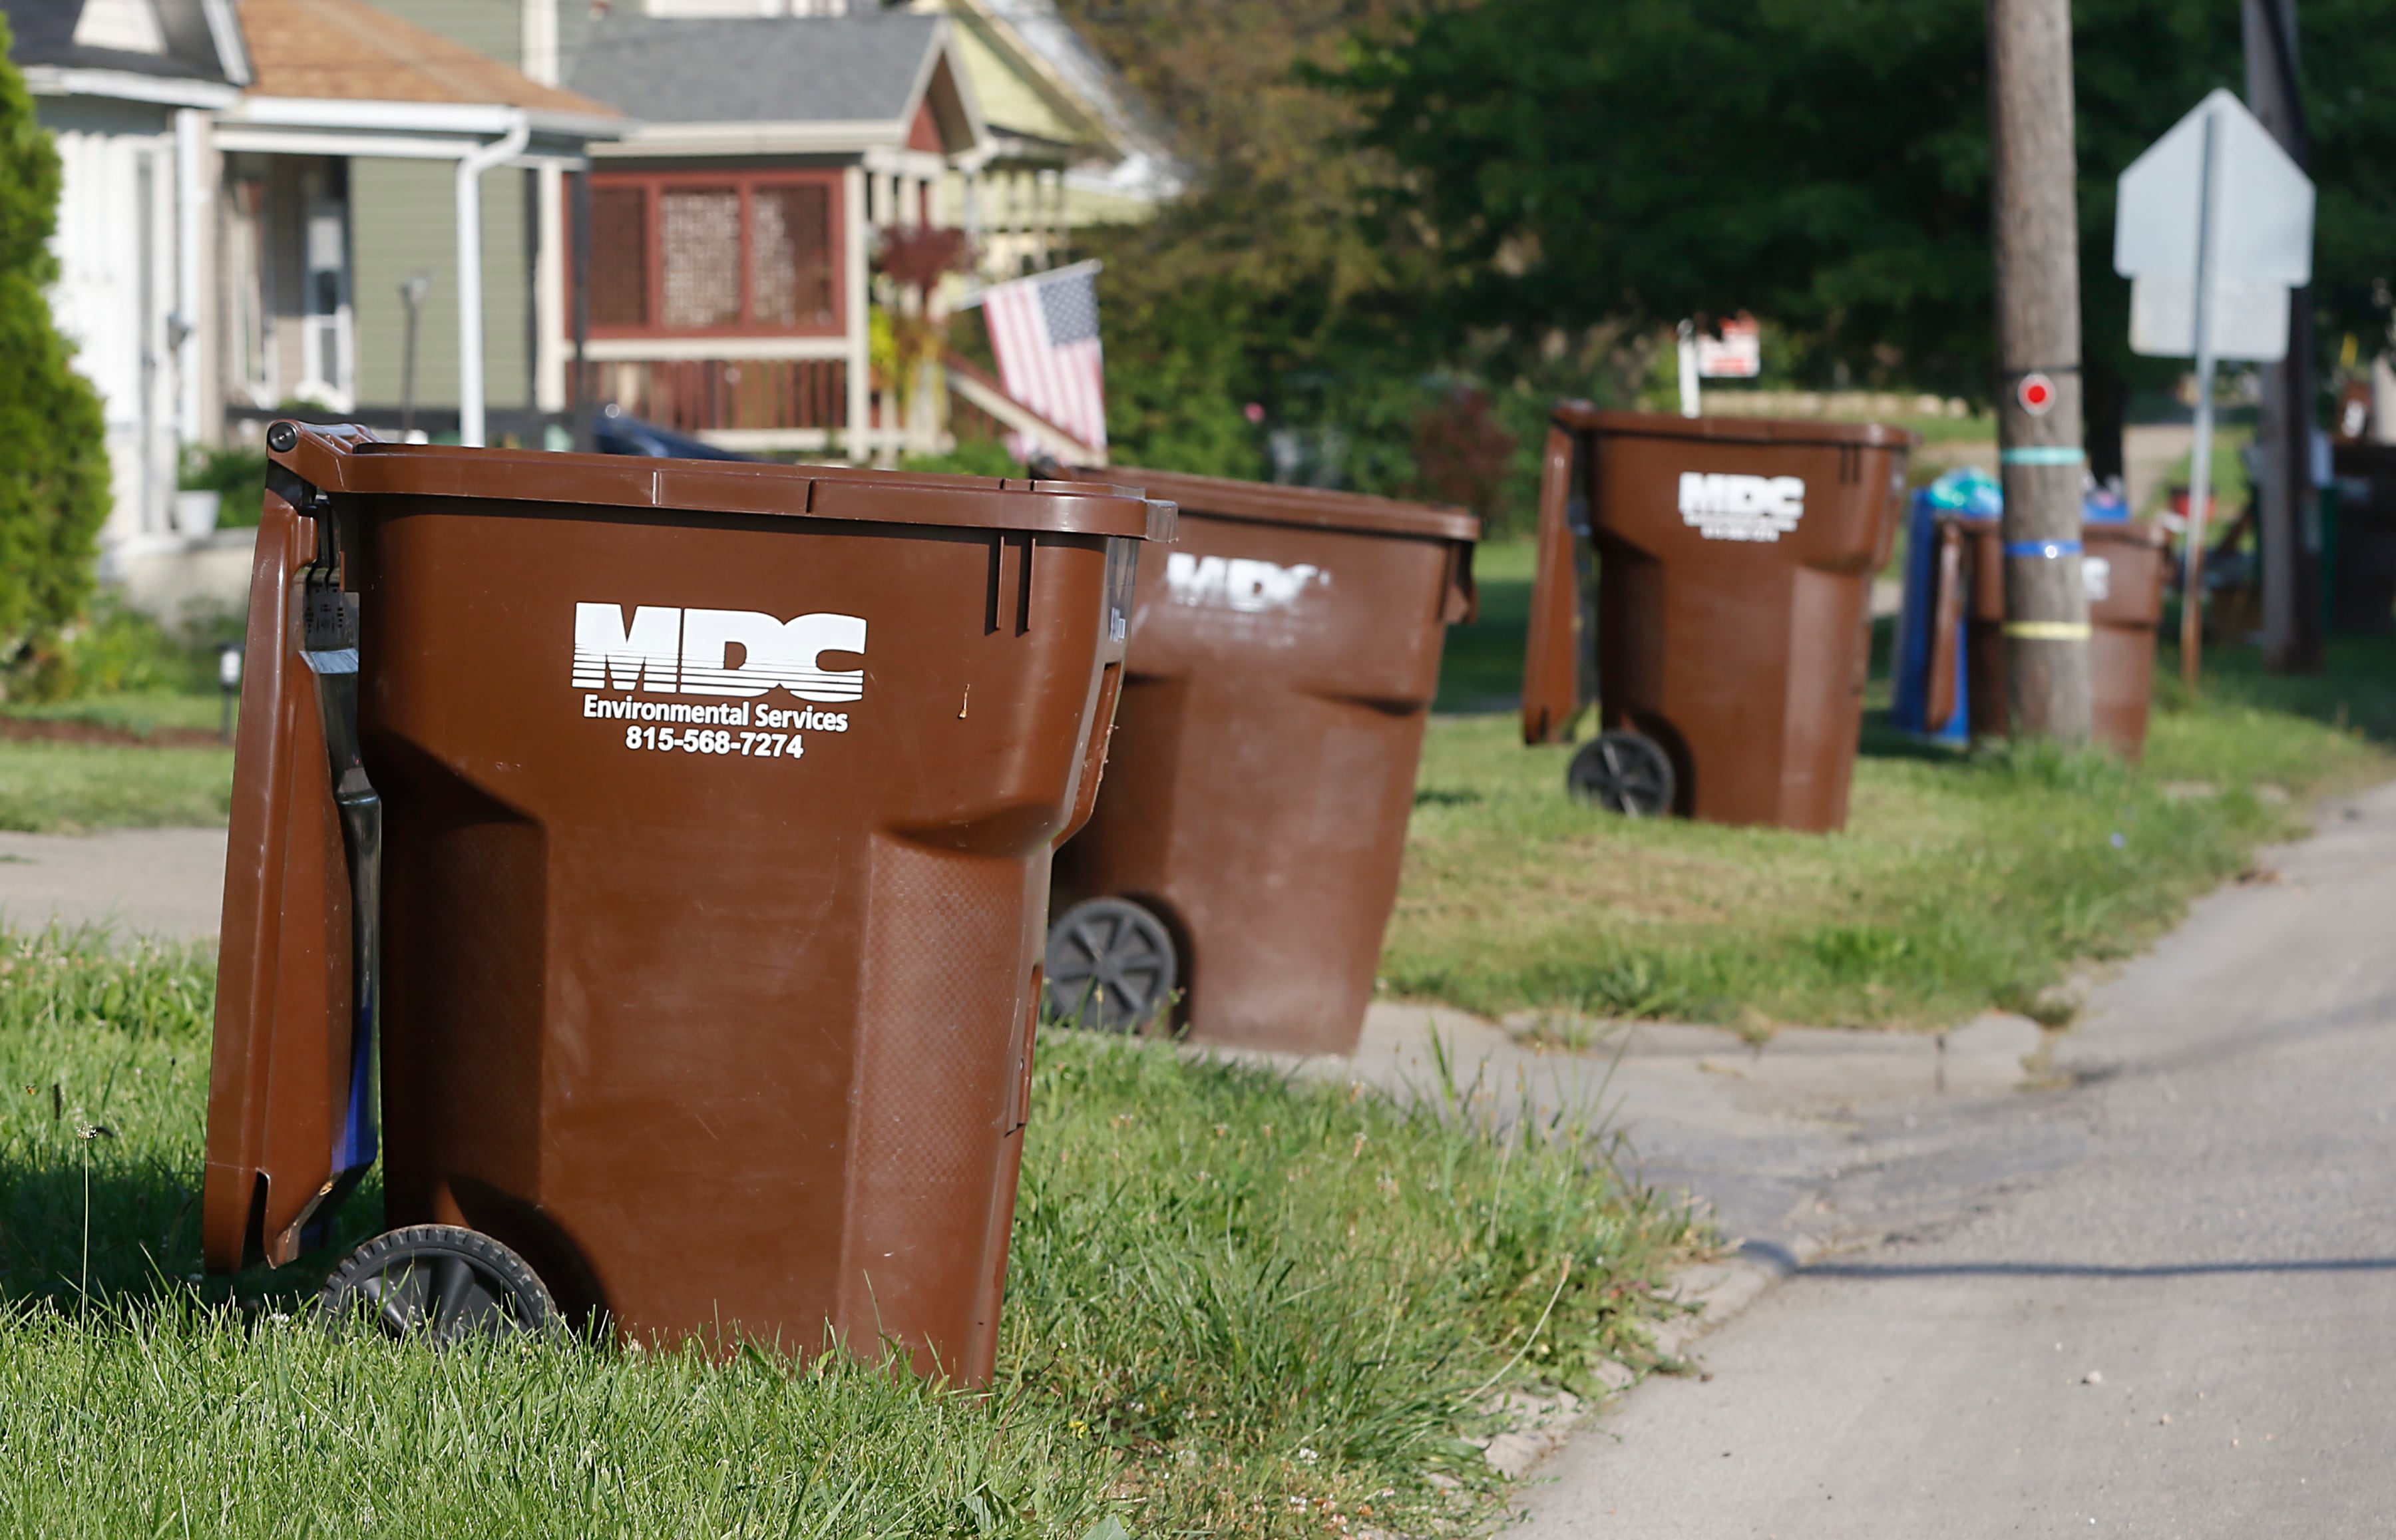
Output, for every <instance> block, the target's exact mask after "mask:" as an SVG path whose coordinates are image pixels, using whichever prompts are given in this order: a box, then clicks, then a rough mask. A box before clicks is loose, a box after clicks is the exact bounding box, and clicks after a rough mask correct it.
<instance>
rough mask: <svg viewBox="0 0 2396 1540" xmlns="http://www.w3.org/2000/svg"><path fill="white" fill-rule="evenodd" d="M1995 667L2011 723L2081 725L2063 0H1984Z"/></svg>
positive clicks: (2074, 301) (2084, 723)
mask: <svg viewBox="0 0 2396 1540" xmlns="http://www.w3.org/2000/svg"><path fill="white" fill-rule="evenodd" d="M1988 7H1989V9H1988V20H1989V116H1990V134H1991V138H1992V143H1991V145H1990V150H1991V153H1992V159H1993V161H1994V173H1995V174H1994V176H1993V178H1992V184H1993V196H1992V199H1991V208H1990V215H1991V219H1990V224H1991V226H1992V232H1993V240H1992V242H1991V246H1992V247H1993V252H1994V255H1995V258H1996V300H1997V367H1998V380H1997V385H1998V391H1997V429H1998V439H1997V442H1998V445H1999V459H2000V461H2001V464H2002V468H2003V479H2004V488H2005V517H2004V545H2005V671H2006V674H2007V677H2008V680H2009V683H2010V686H2011V693H2012V699H2011V701H2010V702H2009V704H2010V706H2011V708H2012V714H2013V724H2014V728H2015V731H2016V732H2017V733H2020V734H2022V735H2025V736H2027V737H2044V738H2052V739H2055V740H2057V742H2061V743H2067V744H2079V743H2084V742H2086V741H2087V738H2088V731H2089V691H2088V602H2087V598H2086V596H2085V595H2084V594H2083V592H2082V591H2081V586H2080V554H2081V552H2080V508H2081V482H2082V478H2083V475H2084V474H2085V472H2086V469H2087V457H2086V454H2085V452H2084V451H2083V446H2082V443H2081V418H2080V400H2081V386H2080V218H2079V209H2078V206H2077V197H2078V192H2079V188H2078V171H2077V164H2076V157H2075V154H2074V147H2073V144H2072V103H2071V6H2070V0H1988Z"/></svg>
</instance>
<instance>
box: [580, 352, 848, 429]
mask: <svg viewBox="0 0 2396 1540" xmlns="http://www.w3.org/2000/svg"><path fill="white" fill-rule="evenodd" d="M593 367H594V368H595V370H596V372H597V374H598V377H599V378H598V396H599V399H600V400H602V401H612V402H614V403H616V404H617V405H619V406H621V407H623V408H624V410H626V411H628V412H630V413H632V415H633V416H634V417H638V418H646V419H647V420H649V421H651V422H654V423H657V424H659V426H661V427H666V428H672V429H673V430H675V431H678V432H685V433H709V432H725V431H730V432H767V431H790V430H794V429H815V430H820V431H835V430H839V429H843V428H845V427H846V426H847V425H848V365H847V363H846V361H845V360H843V359H837V358H776V359H737V358H690V359H671V360H651V359H641V360H631V361H621V360H611V361H608V362H605V363H601V364H597V365H593Z"/></svg>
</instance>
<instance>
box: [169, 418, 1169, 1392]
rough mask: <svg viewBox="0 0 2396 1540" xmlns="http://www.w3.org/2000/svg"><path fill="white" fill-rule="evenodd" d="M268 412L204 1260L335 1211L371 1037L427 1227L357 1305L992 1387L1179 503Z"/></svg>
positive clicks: (398, 1246)
mask: <svg viewBox="0 0 2396 1540" xmlns="http://www.w3.org/2000/svg"><path fill="white" fill-rule="evenodd" d="M268 444H269V446H270V449H271V458H272V461H273V465H272V469H271V471H270V477H269V481H268V497H267V499H266V512H265V520H264V523H263V524H262V525H261V527H260V534H259V545H258V557H257V564H256V567H255V571H254V577H253V579H252V586H251V591H250V627H249V641H248V671H247V676H246V679H245V681H244V697H243V701H242V705H243V710H242V716H241V731H240V738H239V742H238V746H237V750H236V757H235V771H234V789H233V828H232V843H231V848H232V852H233V857H232V859H231V861H230V862H229V863H228V868H227V872H226V878H225V909H224V924H223V939H222V950H221V954H220V968H219V979H220V989H219V998H218V1007H217V1026H216V1052H215V1060H214V1066H213V1075H212V1081H211V1088H210V1096H209V1106H208V1146H207V1169H206V1192H205V1198H204V1215H203V1217H204V1239H205V1249H206V1258H207V1262H208V1265H209V1267H210V1268H213V1269H215V1270H218V1271H226V1270H231V1269H233V1268H239V1267H241V1266H244V1265H246V1264H247V1263H249V1262H251V1261H253V1260H255V1259H257V1258H259V1257H260V1256H261V1255H262V1256H263V1257H264V1258H265V1260H267V1261H269V1262H272V1263H276V1264H282V1263H286V1262H289V1261H291V1260H293V1259H294V1257H295V1256H296V1255H298V1254H299V1253H300V1251H302V1250H303V1249H305V1248H306V1247H308V1246H310V1245H312V1244H313V1243H317V1242H318V1241H320V1240H321V1237H322V1225H323V1221H324V1219H325V1217H326V1213H327V1210H328V1208H329V1206H330V1205H331V1204H332V1203H334V1202H336V1201H339V1198H340V1197H341V1196H342V1195H343V1194H344V1193H345V1192H346V1191H347V1189H348V1187H349V1185H350V1184H351V1183H353V1182H354V1181H355V1180H356V1179H357V1177H358V1175H360V1173H361V1172H362V1171H363V1170H364V1169H365V1167H366V1165H367V1164H368V1163H369V1162H372V1161H373V1159H374V1158H375V1154H376V1143H377V1135H376V1130H375V1126H374V1121H373V1116H374V1111H375V1105H376V1100H377V1097H376V1086H375V1079H376V1075H377V1073H378V1071H379V1082H380V1083H379V1092H380V1095H379V1100H380V1107H381V1114H382V1133H381V1144H382V1150H381V1155H382V1162H383V1185H384V1194H385V1222H386V1223H387V1224H388V1225H390V1226H392V1227H393V1229H392V1230H391V1232H389V1233H387V1234H385V1235H383V1236H381V1237H379V1239H377V1240H375V1241H371V1242H369V1243H368V1244H367V1245H366V1247H364V1248H362V1249H361V1250H360V1251H359V1252H358V1253H356V1254H354V1255H353V1256H352V1257H351V1259H350V1260H349V1262H347V1263H346V1264H344V1265H343V1267H342V1268H341V1269H340V1270H339V1272H337V1273H335V1275H334V1276H333V1279H332V1281H331V1282H330V1283H328V1285H327V1287H326V1308H327V1309H328V1310H331V1311H334V1312H337V1313H339V1312H346V1311H348V1310H351V1309H353V1308H354V1309H359V1310H361V1311H363V1312H364V1313H366V1314H368V1315H372V1316H375V1317H376V1318H377V1319H379V1321H381V1322H382V1323H383V1325H384V1327H385V1328H386V1329H389V1330H392V1331H394V1332H399V1331H422V1332H425V1333H427V1334H432V1335H434V1336H436V1337H437V1336H441V1335H445V1334H456V1333H461V1332H467V1331H473V1330H478V1329H479V1330H493V1331H497V1330H504V1329H519V1328H524V1327H528V1326H533V1325H537V1324H539V1323H541V1322H542V1321H546V1320H548V1319H551V1318H552V1316H562V1317H565V1318H567V1319H572V1320H579V1321H593V1320H601V1321H607V1322H609V1323H611V1324H612V1326H613V1328H614V1329H615V1330H616V1331H617V1332H619V1333H620V1334H624V1335H626V1336H628V1337H630V1338H632V1339H635V1340H641V1341H648V1342H671V1341H672V1340H675V1339H677V1338H681V1337H684V1336H687V1335H690V1334H700V1335H702V1336H703V1337H704V1338H705V1339H707V1340H709V1341H711V1342H713V1343H716V1344H717V1345H719V1346H721V1345H725V1344H728V1342H729V1341H730V1340H731V1339H733V1338H735V1337H738V1338H739V1339H743V1340H751V1341H758V1342H763V1343H769V1344H774V1345H778V1346H779V1347H781V1348H782V1349H783V1350H786V1351H790V1352H794V1353H802V1354H805V1353H812V1352H814V1351H816V1350H818V1349H819V1348H820V1347H823V1346H824V1345H825V1344H826V1341H827V1334H828V1333H834V1334H838V1336H839V1337H840V1338H841V1339H842V1340H845V1342H846V1343H847V1344H849V1345H850V1346H851V1347H853V1348H854V1349H855V1350H858V1351H860V1352H866V1353H872V1352H876V1351H878V1350H879V1349H878V1346H877V1345H878V1344H879V1343H881V1342H883V1341H885V1340H888V1341H895V1342H897V1343H898V1344H899V1345H901V1347H902V1348H903V1349H904V1350H905V1351H907V1352H908V1353H909V1354H910V1355H911V1356H912V1361H913V1362H914V1363H915V1365H916V1366H917V1367H918V1368H919V1369H922V1370H924V1371H926V1372H931V1371H934V1370H936V1369H937V1371H938V1372H940V1373H944V1374H949V1375H951V1376H952V1377H954V1378H956V1379H959V1380H963V1381H966V1382H978V1381H980V1380H982V1379H984V1378H986V1377H987V1376H988V1375H989V1374H990V1372H991V1367H992V1353H993V1351H994V1348H995V1340H996V1339H995V1328H996V1317H997V1309H998V1304H999V1297H1000V1291H1001V1285H1002V1281H1003V1278H1004V1273H1005V1262H1006V1248H1007V1231H1008V1226H1009V1222H1010V1216H1011V1214H1012V1211H1013V1206H1014V1195H1015V1186H1016V1174H1017V1170H1018V1162H1019V1160H1020V1156H1021V1136H1020V1135H1021V1129H1022V1126H1023V1122H1024V1118H1025V1109H1026V1100H1027V1097H1028V1095H1029V1090H1030V1082H1031V1053H1032V1031H1033V1029H1034V1025H1035V1023H1036V1020H1037V1010H1036V1006H1037V1002H1038V999H1039V995H1040V973H1039V966H1038V961H1039V950H1040V941H1041V936H1042V933H1043V929H1044V925H1045V916H1046V910H1047V883H1048V862H1049V857H1050V854H1051V850H1052V847H1053V845H1054V844H1055V843H1056V842H1057V841H1058V839H1059V838H1060V837H1062V836H1063V835H1064V834H1066V833H1068V832H1069V831H1070V830H1072V829H1073V828H1074V827H1076V825H1077V824H1078V822H1079V821H1080V819H1081V818H1083V817H1085V816H1087V812H1088V806H1089V803H1090V801H1091V799H1092V798H1093V796H1094V795H1095V793H1096V790H1097V780H1098V770H1099V765H1100V757H1101V754H1102V751H1103V747H1104V741H1105V734H1106V726H1107V723H1108V720H1109V717H1110V715H1111V711H1112V710H1113V697H1114V693H1115V690H1116V686H1117V682H1118V680H1119V678H1120V658H1121V654H1122V642H1123V638H1124V636H1125V631H1126V630H1127V627H1128V623H1129V619H1130V609H1131V598H1132V582H1133V574H1134V571H1135V568H1136V564H1137V552H1138V547H1139V542H1140V541H1141V539H1143V538H1157V537H1161V536H1164V535H1165V534H1168V533H1169V526H1170V517H1171V516H1170V511H1169V510H1167V509H1165V508H1164V507H1163V506H1162V505H1151V504H1149V503H1147V502H1144V501H1142V500H1141V499H1140V498H1138V496H1137V495H1133V494H1128V493H1124V492H1122V491H1120V490H1118V489H1113V488H1106V487H1097V486H1090V485H1072V484H1067V485H1056V484H1045V483H1032V482H1025V481H1011V482H1000V481H992V480H978V481H977V480H968V479H966V478H962V477H931V476H917V477H907V476H902V475H879V474H875V473H872V472H864V471H838V470H831V469H822V468H815V467H779V466H760V465H739V466H733V465H725V464H721V463H716V462H701V461H677V460H641V459H626V458H609V457H604V456H580V455H541V454H531V453H515V452H510V451H502V450H482V449H454V448H440V447H431V446H415V445H395V444H379V443H375V442H372V441H371V440H370V438H368V437H367V436H366V435H365V434H364V433H362V432H361V431H357V430H337V431H319V430H313V429H299V428H296V427H295V425H293V424H290V423H277V424H275V425H274V426H273V428H272V429H271V430H270V431H269V433H268ZM378 905H379V924H378V923H377V913H376V910H377V906H378ZM378 1016H379V1021H378V1019H377V1017H378ZM378 1055H379V1063H378Z"/></svg>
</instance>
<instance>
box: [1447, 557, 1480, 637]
mask: <svg viewBox="0 0 2396 1540" xmlns="http://www.w3.org/2000/svg"><path fill="white" fill-rule="evenodd" d="M1474 544H1475V542H1474V541H1471V540H1458V541H1457V542H1456V544H1455V546H1454V547H1453V548H1451V549H1452V551H1453V554H1451V555H1450V556H1449V557H1448V559H1447V595H1446V597H1445V598H1444V600H1443V601H1442V602H1441V604H1440V608H1439V618H1440V623H1441V624H1442V625H1447V626H1469V625H1471V624H1472V623H1473V622H1474V621H1475V620H1478V619H1480V618H1481V590H1480V588H1479V587H1478V586H1477V585H1475V584H1474V582H1473V580H1472V550H1473V546H1474Z"/></svg>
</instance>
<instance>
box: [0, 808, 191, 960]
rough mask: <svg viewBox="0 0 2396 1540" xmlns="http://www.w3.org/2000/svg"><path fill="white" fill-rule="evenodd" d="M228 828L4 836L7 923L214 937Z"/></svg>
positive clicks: (1, 857)
mask: <svg viewBox="0 0 2396 1540" xmlns="http://www.w3.org/2000/svg"><path fill="white" fill-rule="evenodd" d="M224 865H225V831H224V830H221V829H119V830H110V831H109V832H107V833H103V834H8V833H0V922H5V923H7V925H8V926H9V927H10V928H11V929H14V930H18V931H38V930H41V929H42V928H44V927H45V926H47V925H49V924H52V923H56V924H60V925H62V926H65V927H68V928H70V929H73V928H75V927H78V926H84V925H99V926H104V927H109V928H112V929H114V930H117V931H119V932H121V933H124V934H126V935H131V936H158V937H162V938H166V939H173V940H190V939H195V938H197V937H200V936H214V935H215V934H216V931H217V916H218V913H219V911H220V909H221V907H222V905H223V902H224Z"/></svg>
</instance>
